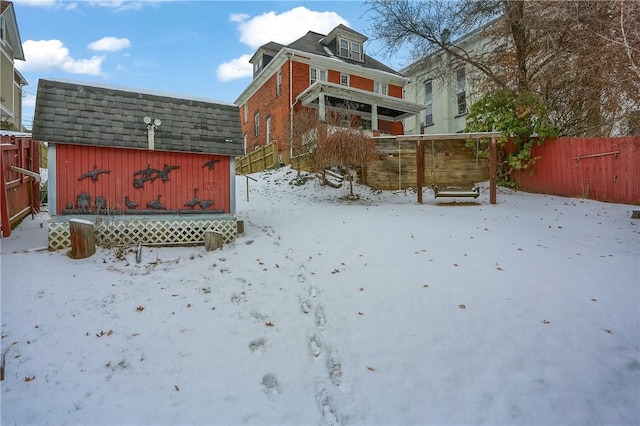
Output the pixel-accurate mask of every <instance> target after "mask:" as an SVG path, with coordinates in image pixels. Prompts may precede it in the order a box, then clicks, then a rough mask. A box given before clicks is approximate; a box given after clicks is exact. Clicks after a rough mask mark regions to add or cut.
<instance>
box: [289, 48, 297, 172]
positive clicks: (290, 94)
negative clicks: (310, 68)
mask: <svg viewBox="0 0 640 426" xmlns="http://www.w3.org/2000/svg"><path fill="white" fill-rule="evenodd" d="M287 56H289V161H290V162H291V159H292V158H293V107H294V106H295V104H297V103H298V100H297V99H296V101H295V102H293V74H292V73H293V57H294V56H296V52H289V53H287Z"/></svg>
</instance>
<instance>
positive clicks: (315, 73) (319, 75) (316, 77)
mask: <svg viewBox="0 0 640 426" xmlns="http://www.w3.org/2000/svg"><path fill="white" fill-rule="evenodd" d="M309 75H310V77H311V79H310V80H311V81H310V84H309V85H311V84H313V83H315V82H316V81H327V70H322V69H319V68H311V71H310V74H309Z"/></svg>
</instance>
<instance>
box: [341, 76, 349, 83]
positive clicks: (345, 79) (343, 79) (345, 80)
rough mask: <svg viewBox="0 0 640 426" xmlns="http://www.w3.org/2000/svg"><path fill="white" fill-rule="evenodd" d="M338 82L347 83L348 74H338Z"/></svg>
mask: <svg viewBox="0 0 640 426" xmlns="http://www.w3.org/2000/svg"><path fill="white" fill-rule="evenodd" d="M340 84H342V85H343V86H348V85H349V74H340Z"/></svg>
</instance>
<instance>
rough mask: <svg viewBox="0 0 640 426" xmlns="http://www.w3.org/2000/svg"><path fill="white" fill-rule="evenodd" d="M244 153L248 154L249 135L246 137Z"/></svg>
mask: <svg viewBox="0 0 640 426" xmlns="http://www.w3.org/2000/svg"><path fill="white" fill-rule="evenodd" d="M243 140H244V153H245V154H246V153H247V143H248V142H249V137H248V136H247V135H244V138H243Z"/></svg>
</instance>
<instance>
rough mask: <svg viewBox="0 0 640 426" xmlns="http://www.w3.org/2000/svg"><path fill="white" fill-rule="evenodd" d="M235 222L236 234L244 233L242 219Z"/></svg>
mask: <svg viewBox="0 0 640 426" xmlns="http://www.w3.org/2000/svg"><path fill="white" fill-rule="evenodd" d="M236 224H237V225H238V234H244V220H239V221H237V222H236Z"/></svg>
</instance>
